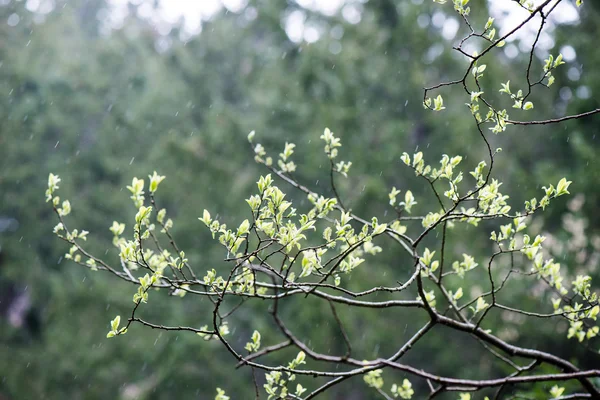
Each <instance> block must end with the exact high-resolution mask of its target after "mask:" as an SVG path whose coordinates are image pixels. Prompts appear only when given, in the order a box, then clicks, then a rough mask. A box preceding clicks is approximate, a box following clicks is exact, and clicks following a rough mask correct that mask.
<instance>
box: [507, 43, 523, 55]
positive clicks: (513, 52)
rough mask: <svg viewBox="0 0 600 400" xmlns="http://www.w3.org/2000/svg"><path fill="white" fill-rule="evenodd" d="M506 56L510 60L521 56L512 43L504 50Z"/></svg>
mask: <svg viewBox="0 0 600 400" xmlns="http://www.w3.org/2000/svg"><path fill="white" fill-rule="evenodd" d="M504 54H505V55H506V57H508V58H515V57H516V56H518V55H519V49H518V48H517V46H515V45H514V44H512V43H510V44H508V45H506V47H505V48H504Z"/></svg>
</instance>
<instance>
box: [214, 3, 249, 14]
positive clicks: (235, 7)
mask: <svg viewBox="0 0 600 400" xmlns="http://www.w3.org/2000/svg"><path fill="white" fill-rule="evenodd" d="M221 2H222V3H223V5H224V6H225V8H226V9H228V10H229V11H231V12H234V13H239V12H240V11H242V10H243V9H244V8H246V6H247V5H248V0H221Z"/></svg>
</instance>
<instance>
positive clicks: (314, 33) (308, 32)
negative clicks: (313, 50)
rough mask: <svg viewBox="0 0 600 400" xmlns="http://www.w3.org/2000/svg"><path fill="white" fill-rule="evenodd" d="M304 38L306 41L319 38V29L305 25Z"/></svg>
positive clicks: (309, 41)
mask: <svg viewBox="0 0 600 400" xmlns="http://www.w3.org/2000/svg"><path fill="white" fill-rule="evenodd" d="M303 36H304V40H305V41H306V42H307V43H314V42H316V41H317V40H319V37H320V36H321V35H320V34H319V31H318V29H317V28H316V27H314V26H308V27H306V29H304V35H303Z"/></svg>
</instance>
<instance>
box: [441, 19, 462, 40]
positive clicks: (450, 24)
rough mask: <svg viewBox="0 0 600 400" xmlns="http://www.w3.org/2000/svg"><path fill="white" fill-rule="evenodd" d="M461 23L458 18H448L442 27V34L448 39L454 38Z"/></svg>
mask: <svg viewBox="0 0 600 400" xmlns="http://www.w3.org/2000/svg"><path fill="white" fill-rule="evenodd" d="M459 26H460V25H459V23H458V21H457V20H456V18H448V19H446V22H444V26H443V27H442V36H443V37H444V39H446V40H452V39H454V37H455V36H456V33H457V32H458V28H459Z"/></svg>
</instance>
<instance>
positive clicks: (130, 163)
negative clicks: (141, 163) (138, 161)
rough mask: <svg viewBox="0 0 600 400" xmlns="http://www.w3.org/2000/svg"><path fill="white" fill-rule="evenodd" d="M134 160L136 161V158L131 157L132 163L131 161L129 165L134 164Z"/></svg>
mask: <svg viewBox="0 0 600 400" xmlns="http://www.w3.org/2000/svg"><path fill="white" fill-rule="evenodd" d="M134 160H135V157H131V161H129V165H131V164H133V161H134Z"/></svg>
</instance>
